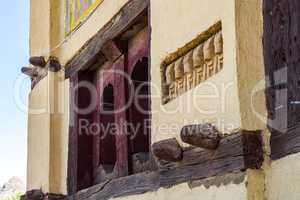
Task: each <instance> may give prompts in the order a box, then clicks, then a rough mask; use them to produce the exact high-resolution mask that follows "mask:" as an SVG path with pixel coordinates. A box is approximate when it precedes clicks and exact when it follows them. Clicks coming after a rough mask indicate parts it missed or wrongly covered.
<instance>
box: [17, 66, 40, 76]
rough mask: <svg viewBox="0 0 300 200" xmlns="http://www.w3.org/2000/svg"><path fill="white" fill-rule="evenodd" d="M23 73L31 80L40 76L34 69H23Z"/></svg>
mask: <svg viewBox="0 0 300 200" xmlns="http://www.w3.org/2000/svg"><path fill="white" fill-rule="evenodd" d="M21 72H22V73H23V74H25V75H27V76H29V77H31V78H33V77H36V76H38V72H37V71H36V70H35V68H33V67H22V69H21Z"/></svg>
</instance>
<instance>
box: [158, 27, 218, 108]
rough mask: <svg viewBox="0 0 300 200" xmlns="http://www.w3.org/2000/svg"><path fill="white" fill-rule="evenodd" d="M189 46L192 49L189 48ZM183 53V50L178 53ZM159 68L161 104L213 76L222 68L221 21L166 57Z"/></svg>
mask: <svg viewBox="0 0 300 200" xmlns="http://www.w3.org/2000/svg"><path fill="white" fill-rule="evenodd" d="M191 46H192V48H191ZM182 52H185V53H182ZM162 67H163V68H165V69H162V72H163V73H162V76H163V77H162V85H164V86H165V87H164V89H163V103H167V102H168V101H170V100H172V99H175V98H176V97H178V96H180V95H181V94H183V93H184V92H186V91H188V90H190V89H192V88H194V87H196V86H197V85H199V84H200V83H201V82H203V81H205V80H207V79H208V78H210V77H212V76H214V75H215V74H216V73H218V72H219V71H220V70H221V69H222V68H223V38H222V26H221V23H217V24H216V25H214V26H213V27H211V28H210V29H209V30H208V31H206V32H204V33H203V34H200V36H199V37H198V38H196V39H195V40H193V41H192V42H191V43H189V44H188V45H186V46H185V47H183V48H180V49H179V50H178V52H175V53H173V54H172V56H170V58H168V59H166V60H165V61H164V62H163V64H162Z"/></svg>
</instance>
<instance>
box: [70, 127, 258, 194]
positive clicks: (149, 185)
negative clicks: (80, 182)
mask: <svg viewBox="0 0 300 200" xmlns="http://www.w3.org/2000/svg"><path fill="white" fill-rule="evenodd" d="M262 162H263V150H262V137H261V133H260V132H249V131H241V132H238V133H236V134H233V135H230V136H228V137H225V138H223V139H222V140H221V141H220V144H219V147H218V148H217V149H216V150H207V149H202V148H196V147H190V148H187V149H185V150H184V152H183V159H182V161H181V162H166V161H160V165H159V166H160V169H159V170H158V171H155V172H145V173H141V174H136V175H132V176H127V177H123V178H118V179H113V180H109V181H106V182H104V183H101V184H99V185H96V186H93V187H91V188H88V189H86V190H83V191H80V192H78V193H77V194H75V195H72V196H69V197H68V199H70V200H73V199H76V200H96V199H102V200H106V199H111V198H114V197H120V196H128V195H136V194H143V193H145V192H151V191H156V190H158V189H159V188H161V187H170V186H173V185H176V184H180V183H184V182H190V181H195V180H201V179H206V178H209V177H214V176H219V175H220V176H221V175H224V174H228V173H232V172H240V171H245V170H246V169H258V168H260V167H261V165H262Z"/></svg>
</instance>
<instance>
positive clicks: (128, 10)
mask: <svg viewBox="0 0 300 200" xmlns="http://www.w3.org/2000/svg"><path fill="white" fill-rule="evenodd" d="M148 5H149V0H131V1H129V2H128V3H127V4H126V5H125V6H124V7H123V8H122V9H121V11H120V12H119V13H118V14H117V15H116V16H115V17H114V18H113V19H112V20H111V21H110V22H108V23H107V24H106V25H105V26H104V27H103V28H102V29H101V30H100V31H99V32H98V33H97V34H96V35H95V36H94V37H93V38H92V39H91V40H89V41H88V42H87V43H86V44H85V45H84V47H83V48H82V50H81V51H80V52H79V53H78V54H77V55H75V56H74V57H73V58H72V59H71V61H70V62H69V63H68V64H67V65H66V73H65V76H66V78H69V77H70V76H71V75H72V74H74V73H75V72H77V71H80V70H82V69H86V68H88V67H89V66H90V65H92V64H93V63H94V62H95V59H96V58H97V55H98V54H99V52H100V51H101V49H102V47H103V45H104V44H105V43H106V42H107V41H110V40H112V39H114V38H116V37H117V36H118V35H120V34H121V33H122V32H124V31H125V30H126V29H127V28H128V27H130V26H131V25H132V24H133V23H134V21H135V20H136V19H137V18H138V16H140V15H141V14H142V13H143V12H145V11H146V9H147V7H148Z"/></svg>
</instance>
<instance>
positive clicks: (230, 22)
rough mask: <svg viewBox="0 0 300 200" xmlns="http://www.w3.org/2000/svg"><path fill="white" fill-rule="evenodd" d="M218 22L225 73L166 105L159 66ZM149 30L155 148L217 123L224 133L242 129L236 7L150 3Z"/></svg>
mask: <svg viewBox="0 0 300 200" xmlns="http://www.w3.org/2000/svg"><path fill="white" fill-rule="evenodd" d="M163 13H166V14H163ZM220 20H221V21H222V26H223V28H222V34H223V41H224V67H223V69H222V70H221V71H220V72H219V73H218V74H216V75H215V76H213V77H211V78H210V79H208V80H207V81H205V82H203V83H201V84H200V85H198V86H197V87H196V88H194V89H192V90H190V91H188V92H186V93H185V94H183V95H181V96H179V97H177V98H176V99H174V100H172V101H171V102H169V103H167V104H166V105H162V103H161V91H160V88H161V77H160V65H161V62H162V61H163V59H164V58H165V57H166V56H167V55H169V54H170V53H173V52H174V51H176V50H177V49H178V48H181V47H183V46H184V45H185V44H186V43H188V42H190V41H191V40H193V39H194V38H195V37H196V36H197V35H199V34H200V33H202V32H204V31H206V30H207V29H208V28H209V27H211V26H212V25H214V24H215V23H217V22H218V21H220ZM151 28H152V35H151V79H152V80H151V81H152V84H153V86H152V95H153V96H152V112H153V114H152V133H153V134H152V137H153V142H155V141H158V140H161V139H166V138H170V137H178V136H179V133H180V130H181V128H182V126H184V125H186V124H195V123H197V124H199V123H203V122H209V123H214V124H216V125H217V127H218V128H219V129H220V130H221V131H223V132H231V131H232V130H234V129H236V128H240V126H241V120H240V107H239V100H238V88H237V75H236V72H237V67H236V66H237V65H236V34H235V1H234V0H228V1H226V3H224V1H220V0H202V1H199V0H190V1H181V0H164V1H161V0H152V1H151Z"/></svg>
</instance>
